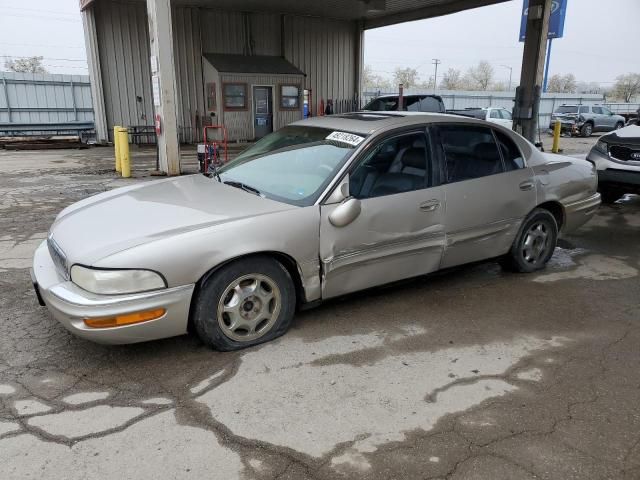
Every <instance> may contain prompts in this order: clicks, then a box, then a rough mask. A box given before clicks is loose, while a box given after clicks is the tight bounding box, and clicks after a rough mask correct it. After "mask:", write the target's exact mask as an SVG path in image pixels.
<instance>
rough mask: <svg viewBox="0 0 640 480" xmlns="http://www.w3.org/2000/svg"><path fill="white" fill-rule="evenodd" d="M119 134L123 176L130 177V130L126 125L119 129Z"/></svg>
mask: <svg viewBox="0 0 640 480" xmlns="http://www.w3.org/2000/svg"><path fill="white" fill-rule="evenodd" d="M118 135H119V136H120V140H119V143H120V146H119V149H120V166H121V167H122V178H129V177H130V176H131V161H130V158H129V130H127V129H126V128H125V127H120V128H119V129H118Z"/></svg>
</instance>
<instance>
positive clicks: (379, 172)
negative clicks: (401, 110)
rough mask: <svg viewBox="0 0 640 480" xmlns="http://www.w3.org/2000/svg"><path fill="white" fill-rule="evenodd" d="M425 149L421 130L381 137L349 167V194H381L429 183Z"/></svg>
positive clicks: (371, 195) (369, 195)
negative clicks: (356, 162) (353, 167)
mask: <svg viewBox="0 0 640 480" xmlns="http://www.w3.org/2000/svg"><path fill="white" fill-rule="evenodd" d="M428 152H429V149H428V148H427V137H426V135H425V134H424V133H408V134H404V135H398V136H395V137H391V138H387V139H385V140H382V141H380V142H379V143H378V144H377V145H375V146H374V147H373V148H372V149H371V151H370V152H369V153H368V154H367V155H366V156H365V158H364V159H363V160H362V161H361V162H359V163H358V165H357V166H356V167H355V169H354V170H352V172H351V174H350V178H349V191H350V193H351V195H352V196H354V197H355V198H360V199H364V198H373V197H382V196H384V195H393V194H394V193H402V192H410V191H412V190H420V189H423V188H425V187H427V186H429V185H430V177H431V175H430V173H429V172H430V161H429V158H428V157H429V155H428Z"/></svg>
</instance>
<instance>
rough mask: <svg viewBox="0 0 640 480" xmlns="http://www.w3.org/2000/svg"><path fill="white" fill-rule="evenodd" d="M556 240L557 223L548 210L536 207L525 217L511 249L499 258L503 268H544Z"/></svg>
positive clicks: (531, 269)
mask: <svg viewBox="0 0 640 480" xmlns="http://www.w3.org/2000/svg"><path fill="white" fill-rule="evenodd" d="M557 241H558V224H557V223H556V219H555V217H554V216H553V215H552V214H551V212H549V211H548V210H545V209H542V208H536V209H535V210H533V211H532V212H531V213H530V214H529V215H528V216H527V218H526V219H525V221H524V222H523V224H522V226H521V227H520V231H519V232H518V235H517V236H516V238H515V240H514V241H513V245H512V246H511V250H509V253H507V255H505V256H504V257H503V258H502V260H501V262H500V263H501V265H502V266H503V268H505V270H509V271H512V272H523V273H529V272H535V271H536V270H540V269H542V268H544V267H545V266H546V264H547V262H548V261H549V259H550V258H551V256H552V255H553V251H554V250H555V248H556V242H557Z"/></svg>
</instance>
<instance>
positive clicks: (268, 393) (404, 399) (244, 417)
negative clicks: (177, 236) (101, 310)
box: [0, 140, 640, 480]
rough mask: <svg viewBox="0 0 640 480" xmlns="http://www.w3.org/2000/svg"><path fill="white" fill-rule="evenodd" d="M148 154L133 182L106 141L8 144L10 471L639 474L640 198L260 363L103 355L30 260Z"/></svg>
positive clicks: (178, 347)
mask: <svg viewBox="0 0 640 480" xmlns="http://www.w3.org/2000/svg"><path fill="white" fill-rule="evenodd" d="M594 141H595V140H594ZM132 154H133V165H134V176H135V178H134V179H118V178H117V177H115V176H114V175H113V174H112V172H111V166H112V151H111V150H110V149H108V148H93V149H90V150H58V151H36V152H6V151H0V193H1V195H0V293H1V295H0V478H1V479H3V480H5V479H7V480H8V479H29V478H38V479H40V478H43V479H44V478H46V479H65V480H66V479H104V478H109V479H111V478H119V479H129V478H131V479H147V478H148V479H165V478H171V479H174V478H180V479H181V478H193V479H200V478H209V479H225V480H226V479H236V478H237V479H259V480H262V479H265V480H270V479H276V478H278V479H318V480H320V479H341V478H345V479H351V478H353V479H356V478H357V479H456V480H457V479H490V480H502V479H505V480H506V479H508V480H519V479H534V478H536V479H558V480H570V479H580V480H584V479H626V480H630V479H640V347H639V345H640V300H639V299H640V279H639V277H638V271H639V269H640V197H632V196H630V197H626V198H625V199H624V200H623V201H621V202H618V203H617V204H615V205H612V206H603V207H602V208H601V209H600V211H599V213H598V215H597V217H596V218H594V219H593V220H592V221H591V222H590V223H589V224H587V225H586V226H585V227H583V228H582V229H581V230H579V231H578V232H576V233H575V234H572V235H569V236H566V237H564V238H562V239H561V242H560V245H559V248H558V249H557V250H556V252H555V255H554V257H553V259H552V262H551V264H550V265H549V267H548V268H547V269H546V270H545V271H542V272H539V273H537V274H534V275H516V274H507V273H504V272H502V271H501V270H500V268H499V267H498V266H497V265H496V264H495V263H492V262H486V263H480V264H475V265H471V266H465V267H462V268H457V269H454V270H450V271H447V272H442V273H438V274H436V275H432V276H429V277H424V278H418V279H414V280H411V281H407V282H402V283H400V284H396V285H393V286H388V287H384V288H379V289H375V290H372V291H368V292H363V293H359V294H356V295H351V296H348V297H345V298H341V299H337V300H334V301H331V302H328V303H326V304H324V305H321V306H320V307H318V308H315V309H313V310H308V311H304V312H301V313H299V314H298V315H297V317H296V320H295V321H294V325H293V328H292V329H291V331H290V332H289V333H288V334H287V335H285V336H284V337H283V338H281V339H279V340H277V341H275V342H272V343H270V344H266V345H263V346H260V347H256V348H252V349H248V350H244V351H241V352H233V353H218V352H213V351H211V350H209V349H208V348H206V347H205V346H204V345H202V344H201V343H200V342H199V341H198V340H197V339H196V338H195V337H192V336H184V337H178V338H173V339H168V340H163V341H156V342H150V343H145V344H136V345H130V346H117V347H113V346H111V347H109V346H101V345H95V344H92V343H89V342H87V341H84V340H81V339H78V338H75V337H73V336H72V335H70V334H69V333H67V332H66V330H64V329H63V328H62V327H61V326H60V325H58V324H57V323H56V321H55V320H53V318H52V317H50V316H49V314H48V313H47V311H46V309H44V308H41V307H39V306H38V304H37V301H36V298H35V295H34V293H33V291H32V287H31V283H30V278H29V273H28V268H29V266H30V263H31V255H32V253H33V250H34V249H35V248H36V246H37V245H38V244H39V242H41V241H42V239H43V238H45V236H46V232H47V229H48V227H49V225H50V224H51V222H52V221H53V219H54V217H55V215H56V214H57V213H58V212H59V211H60V210H61V209H62V208H64V207H65V206H66V205H69V204H70V203H73V202H75V201H77V200H80V199H81V198H85V197H87V196H89V195H92V194H95V193H98V192H101V191H105V190H108V189H111V188H115V187H118V186H122V185H127V184H130V182H134V181H150V180H152V179H153V178H152V177H150V176H149V175H148V170H149V169H150V168H152V167H153V163H154V156H153V152H152V151H149V150H144V149H142V150H138V149H135V148H134V149H133V150H132ZM184 161H185V165H186V166H187V169H188V170H190V171H195V154H194V152H193V151H192V150H189V151H187V152H186V154H185V158H184Z"/></svg>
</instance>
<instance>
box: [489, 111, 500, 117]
mask: <svg viewBox="0 0 640 480" xmlns="http://www.w3.org/2000/svg"><path fill="white" fill-rule="evenodd" d="M489 117H491V118H500V114H499V113H498V110H491V114H490V115H489Z"/></svg>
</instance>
